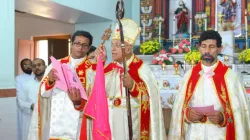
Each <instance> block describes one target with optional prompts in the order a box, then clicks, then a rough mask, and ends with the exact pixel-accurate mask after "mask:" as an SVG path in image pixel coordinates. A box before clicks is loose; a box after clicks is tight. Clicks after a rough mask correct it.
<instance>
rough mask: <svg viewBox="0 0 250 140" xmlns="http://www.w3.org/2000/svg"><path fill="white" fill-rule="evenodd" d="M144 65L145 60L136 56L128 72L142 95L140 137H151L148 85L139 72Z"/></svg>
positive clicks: (142, 138) (142, 139)
mask: <svg viewBox="0 0 250 140" xmlns="http://www.w3.org/2000/svg"><path fill="white" fill-rule="evenodd" d="M142 65H143V61H142V60H140V59H139V58H137V57H136V56H134V58H133V60H132V62H131V64H130V65H129V70H128V73H129V75H130V76H131V77H133V80H134V81H135V84H136V85H137V89H136V90H137V91H138V92H139V94H138V96H140V102H141V104H140V139H141V140H144V139H150V99H149V98H150V97H149V93H148V87H147V85H146V83H145V82H144V81H143V79H142V78H141V75H140V74H139V69H140V68H141V66H142Z"/></svg>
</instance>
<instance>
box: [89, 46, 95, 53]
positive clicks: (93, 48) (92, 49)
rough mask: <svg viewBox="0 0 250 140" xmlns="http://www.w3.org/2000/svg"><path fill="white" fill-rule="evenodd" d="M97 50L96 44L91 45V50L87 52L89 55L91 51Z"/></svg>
mask: <svg viewBox="0 0 250 140" xmlns="http://www.w3.org/2000/svg"><path fill="white" fill-rule="evenodd" d="M95 50H96V47H95V46H91V47H90V49H89V51H88V52H87V55H89V54H90V53H92V52H94V51H95Z"/></svg>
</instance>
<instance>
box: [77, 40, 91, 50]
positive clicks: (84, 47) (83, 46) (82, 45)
mask: <svg viewBox="0 0 250 140" xmlns="http://www.w3.org/2000/svg"><path fill="white" fill-rule="evenodd" d="M73 45H75V46H76V47H82V48H83V49H88V48H89V45H87V44H81V43H80V42H74V43H73Z"/></svg>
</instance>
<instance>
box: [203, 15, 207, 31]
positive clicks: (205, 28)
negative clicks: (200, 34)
mask: <svg viewBox="0 0 250 140" xmlns="http://www.w3.org/2000/svg"><path fill="white" fill-rule="evenodd" d="M204 18H205V23H204V24H205V31H206V30H207V15H206V14H205V17H204Z"/></svg>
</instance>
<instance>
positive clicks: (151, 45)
mask: <svg viewBox="0 0 250 140" xmlns="http://www.w3.org/2000/svg"><path fill="white" fill-rule="evenodd" d="M160 46H161V45H160V43H159V42H158V40H156V39H153V40H148V41H146V42H144V43H142V44H141V46H140V53H142V54H154V53H156V52H158V51H159V48H160Z"/></svg>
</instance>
